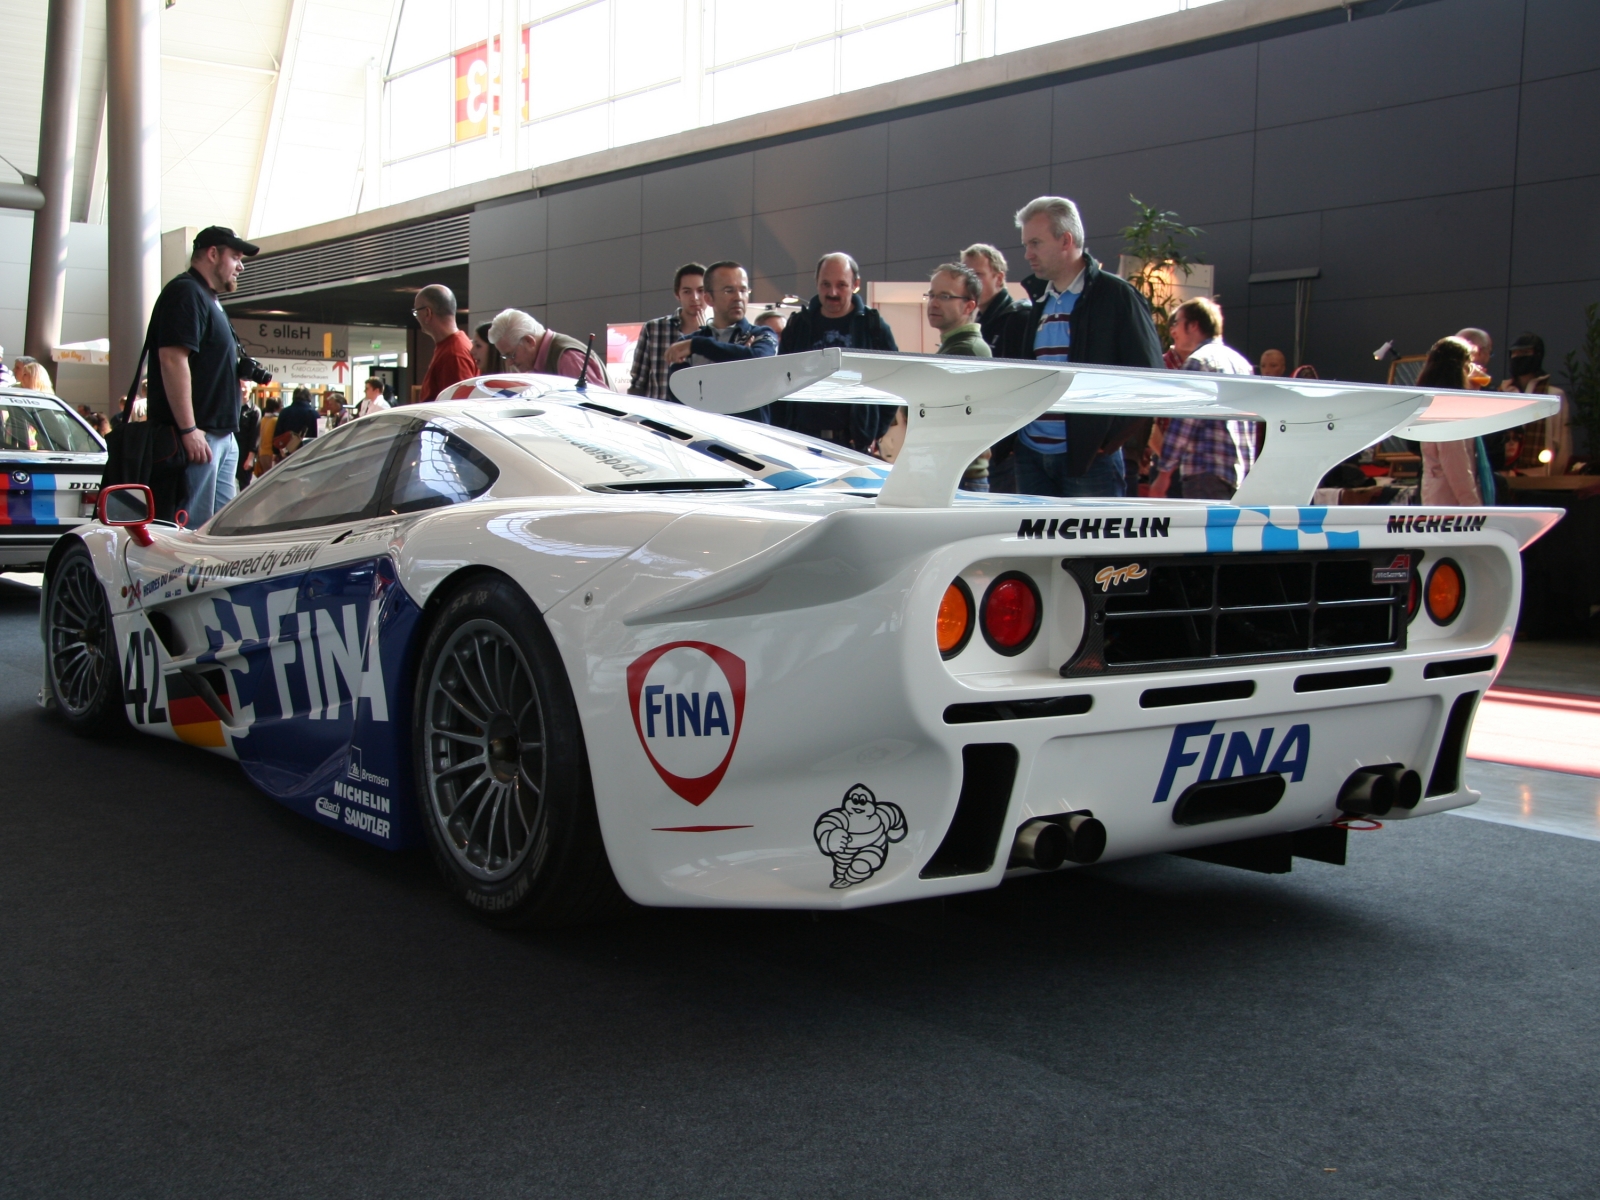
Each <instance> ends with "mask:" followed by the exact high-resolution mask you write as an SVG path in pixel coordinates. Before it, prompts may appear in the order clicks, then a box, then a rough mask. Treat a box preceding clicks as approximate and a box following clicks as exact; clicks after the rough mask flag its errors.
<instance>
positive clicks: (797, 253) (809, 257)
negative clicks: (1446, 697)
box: [754, 192, 888, 277]
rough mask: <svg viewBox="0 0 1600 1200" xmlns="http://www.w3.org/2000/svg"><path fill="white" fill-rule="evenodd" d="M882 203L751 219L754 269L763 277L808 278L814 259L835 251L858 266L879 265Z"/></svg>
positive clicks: (865, 199)
mask: <svg viewBox="0 0 1600 1200" xmlns="http://www.w3.org/2000/svg"><path fill="white" fill-rule="evenodd" d="M886 203H887V198H886V197H885V196H884V194H883V193H882V192H879V193H878V194H877V195H876V196H862V197H859V198H858V199H855V200H840V201H838V202H836V203H833V204H813V205H809V206H808V207H806V208H793V209H789V210H788V211H786V212H767V213H762V214H761V215H760V216H758V217H757V218H756V238H755V241H756V246H755V256H754V257H755V260H756V264H757V265H758V266H759V267H760V268H761V270H762V271H763V272H765V273H766V274H768V275H773V276H782V275H799V274H804V275H806V276H808V277H809V276H811V275H812V274H813V272H814V271H815V270H816V265H817V259H819V258H820V257H822V255H824V254H829V253H832V252H833V251H835V250H842V251H844V252H845V253H846V254H851V255H854V256H855V259H856V261H857V262H859V263H862V264H865V263H869V262H882V261H884V259H886V258H887V257H888V255H887V254H885V253H884V213H885V208H886Z"/></svg>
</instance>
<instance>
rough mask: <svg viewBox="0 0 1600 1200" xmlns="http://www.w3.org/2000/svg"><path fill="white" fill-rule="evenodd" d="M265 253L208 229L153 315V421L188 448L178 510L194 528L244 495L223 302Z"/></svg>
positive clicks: (234, 374) (233, 354)
mask: <svg viewBox="0 0 1600 1200" xmlns="http://www.w3.org/2000/svg"><path fill="white" fill-rule="evenodd" d="M258 250H259V247H257V246H252V245H251V244H250V243H249V242H247V241H245V240H244V239H243V238H239V237H235V236H234V232H233V230H231V229H224V228H222V227H221V226H220V225H212V226H210V227H209V228H206V229H202V230H201V231H200V232H199V233H198V234H197V235H195V239H194V253H193V254H192V255H191V256H190V258H189V269H188V270H187V271H185V272H184V273H183V274H182V275H179V276H178V277H177V278H175V279H173V280H172V281H171V282H170V283H168V284H167V286H166V287H164V288H162V289H161V295H160V296H158V297H157V298H156V307H155V312H154V313H153V314H152V315H151V317H150V355H151V359H152V363H151V367H152V370H151V371H150V420H151V421H152V422H155V423H157V424H165V425H172V426H175V427H176V428H177V431H178V437H179V440H180V441H181V442H182V443H183V450H184V454H185V455H186V456H187V458H188V460H189V465H188V468H187V469H186V470H185V472H184V481H183V487H182V489H181V495H180V497H179V500H178V507H179V508H180V509H181V510H183V511H184V512H186V513H187V514H188V517H187V519H186V524H187V525H188V527H189V528H190V529H198V528H199V527H200V526H201V525H203V524H205V522H207V521H209V520H210V519H211V515H212V514H213V513H214V512H216V511H217V509H219V508H221V507H222V506H223V505H224V504H226V503H227V502H228V501H229V500H232V499H233V497H234V495H235V493H236V492H237V491H238V484H237V483H236V482H235V479H234V475H235V472H236V470H237V467H238V455H239V447H238V442H237V441H236V440H235V439H234V434H235V433H236V432H237V431H238V429H239V379H240V374H239V345H238V342H237V341H235V340H234V336H233V326H232V325H230V324H229V323H228V316H227V314H226V313H224V312H223V311H222V305H221V303H220V302H219V301H218V299H217V297H218V295H220V294H222V293H225V292H231V291H233V289H234V288H235V287H237V286H238V283H239V271H240V269H241V268H242V267H243V266H244V260H245V259H246V258H249V257H252V256H254V255H255V254H256V253H257V252H258ZM156 368H159V369H156Z"/></svg>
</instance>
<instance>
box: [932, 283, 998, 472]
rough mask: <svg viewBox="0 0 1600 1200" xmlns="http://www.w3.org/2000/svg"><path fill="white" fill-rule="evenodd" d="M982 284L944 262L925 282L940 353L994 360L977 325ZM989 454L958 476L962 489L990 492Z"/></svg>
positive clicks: (978, 458)
mask: <svg viewBox="0 0 1600 1200" xmlns="http://www.w3.org/2000/svg"><path fill="white" fill-rule="evenodd" d="M982 295H983V285H982V284H981V283H979V282H978V276H977V275H976V274H975V273H974V272H973V270H972V268H971V267H968V266H963V265H962V264H961V263H945V264H944V266H942V267H940V268H939V269H938V270H937V271H935V272H934V273H933V275H932V276H931V277H930V278H929V280H928V291H927V300H928V324H929V325H931V326H933V328H935V329H937V330H938V331H939V349H938V353H940V354H964V355H966V356H968V357H969V358H993V357H994V352H993V351H991V350H990V349H989V343H988V342H986V341H984V340H983V330H982V328H981V327H980V326H979V325H978V320H977V315H978V299H979V297H980V296H982ZM989 455H990V452H989V451H988V450H985V451H984V452H983V453H982V454H980V455H978V457H977V459H976V461H974V462H973V464H972V465H971V466H970V467H968V468H967V470H966V474H965V475H963V476H962V477H961V487H962V490H964V491H968V492H987V491H988V490H989Z"/></svg>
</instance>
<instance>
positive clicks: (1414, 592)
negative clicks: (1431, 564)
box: [1406, 570, 1422, 621]
mask: <svg viewBox="0 0 1600 1200" xmlns="http://www.w3.org/2000/svg"><path fill="white" fill-rule="evenodd" d="M1421 603H1422V573H1421V572H1420V571H1416V570H1413V571H1412V572H1411V583H1410V584H1409V585H1408V586H1407V588H1406V620H1408V621H1409V620H1411V618H1412V617H1414V616H1416V615H1417V606H1418V605H1420V604H1421Z"/></svg>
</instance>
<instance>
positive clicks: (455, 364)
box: [422, 329, 478, 400]
mask: <svg viewBox="0 0 1600 1200" xmlns="http://www.w3.org/2000/svg"><path fill="white" fill-rule="evenodd" d="M476 374H478V364H477V363H476V362H475V361H474V360H473V357H472V339H471V338H469V337H468V336H467V335H466V334H464V333H462V332H461V330H459V329H458V330H456V331H455V332H454V333H452V334H451V335H450V336H449V337H447V338H445V339H444V341H442V342H439V343H438V344H436V345H435V346H434V348H433V357H432V358H431V359H430V360H429V361H428V372H427V374H426V375H424V376H423V377H422V398H423V399H424V400H437V399H438V398H439V393H440V392H442V391H444V390H445V388H447V387H449V386H450V385H451V384H452V383H460V382H461V381H462V380H463V379H471V378H472V377H473V376H474V375H476Z"/></svg>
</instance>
